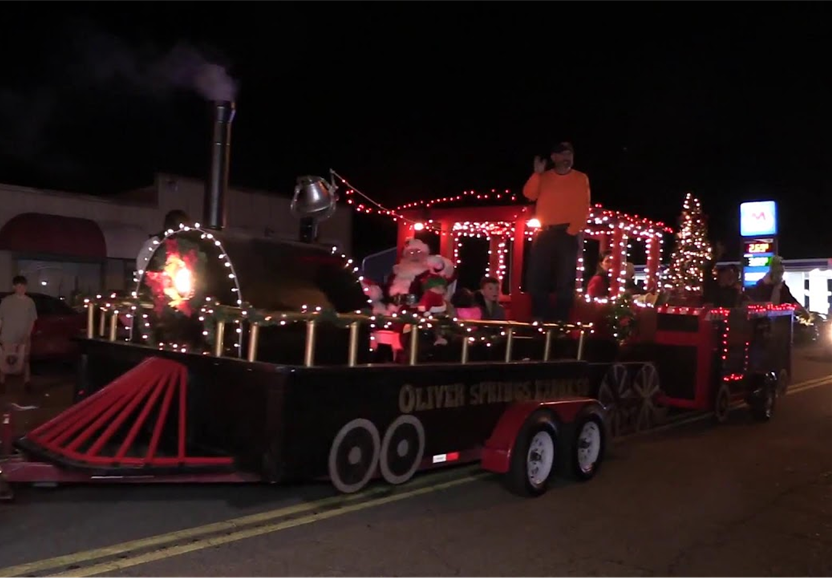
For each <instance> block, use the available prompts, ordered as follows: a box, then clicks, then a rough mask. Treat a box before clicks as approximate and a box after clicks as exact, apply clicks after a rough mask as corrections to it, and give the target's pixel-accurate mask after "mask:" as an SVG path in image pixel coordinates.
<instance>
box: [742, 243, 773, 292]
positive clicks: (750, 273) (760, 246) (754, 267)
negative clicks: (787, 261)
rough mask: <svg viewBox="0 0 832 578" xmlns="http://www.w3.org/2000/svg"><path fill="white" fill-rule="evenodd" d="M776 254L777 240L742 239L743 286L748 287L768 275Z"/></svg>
mask: <svg viewBox="0 0 832 578" xmlns="http://www.w3.org/2000/svg"><path fill="white" fill-rule="evenodd" d="M776 254H777V239H776V238H770V239H766V238H763V239H743V241H742V278H743V285H744V286H745V287H750V286H751V285H754V284H755V283H756V282H757V281H759V280H760V279H762V278H763V277H764V276H765V274H766V273H768V270H769V267H770V266H771V260H772V259H773V258H774V256H775V255H776Z"/></svg>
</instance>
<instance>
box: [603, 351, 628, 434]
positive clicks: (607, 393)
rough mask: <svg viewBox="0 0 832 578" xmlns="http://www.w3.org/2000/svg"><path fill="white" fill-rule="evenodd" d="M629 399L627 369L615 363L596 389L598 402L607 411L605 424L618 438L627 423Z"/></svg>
mask: <svg viewBox="0 0 832 578" xmlns="http://www.w3.org/2000/svg"><path fill="white" fill-rule="evenodd" d="M630 397H631V391H630V376H629V375H628V374H627V368H626V367H625V366H624V365H622V364H620V363H615V364H613V365H611V366H610V368H609V369H608V370H607V373H606V374H604V378H603V380H601V386H600V387H599V388H598V401H600V402H601V403H602V404H603V405H604V407H605V408H606V409H607V423H608V424H609V428H610V434H611V435H612V436H614V437H615V436H619V435H621V434H622V433H624V431H625V426H626V423H627V407H626V406H627V402H628V401H629V398H630Z"/></svg>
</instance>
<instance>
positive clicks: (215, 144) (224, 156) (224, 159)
mask: <svg viewBox="0 0 832 578" xmlns="http://www.w3.org/2000/svg"><path fill="white" fill-rule="evenodd" d="M213 106H214V135H213V139H212V141H211V172H210V174H209V175H208V181H207V182H206V183H205V202H204V205H205V207H204V212H205V217H204V223H203V224H204V225H205V226H206V227H209V228H211V229H218V230H219V229H223V228H225V197H226V193H227V192H228V165H229V162H230V159H231V122H232V121H233V120H234V114H235V112H236V111H235V108H234V103H233V102H230V101H227V100H222V101H216V102H214V103H213Z"/></svg>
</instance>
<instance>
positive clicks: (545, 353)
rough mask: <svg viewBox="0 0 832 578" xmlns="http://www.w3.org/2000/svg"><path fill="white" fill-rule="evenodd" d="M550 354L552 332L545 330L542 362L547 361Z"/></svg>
mask: <svg viewBox="0 0 832 578" xmlns="http://www.w3.org/2000/svg"><path fill="white" fill-rule="evenodd" d="M551 354H552V330H551V329H547V330H546V343H545V344H544V345H543V361H549V356H550V355H551Z"/></svg>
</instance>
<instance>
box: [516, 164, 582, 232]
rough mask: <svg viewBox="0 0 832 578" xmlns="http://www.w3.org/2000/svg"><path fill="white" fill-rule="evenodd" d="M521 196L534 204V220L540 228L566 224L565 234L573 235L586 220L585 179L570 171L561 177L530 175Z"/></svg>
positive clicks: (545, 174) (579, 174)
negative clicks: (535, 206) (566, 232)
mask: <svg viewBox="0 0 832 578" xmlns="http://www.w3.org/2000/svg"><path fill="white" fill-rule="evenodd" d="M523 196H524V197H526V198H527V199H529V200H530V201H536V202H537V209H536V211H535V215H534V216H535V217H537V220H538V221H540V225H541V226H543V227H546V226H549V225H562V224H565V225H568V229H567V230H568V233H569V234H570V235H577V234H578V233H580V232H581V231H583V230H584V228H585V227H586V221H587V219H588V218H589V204H590V200H591V194H590V191H589V177H587V176H586V174H585V173H582V172H581V171H576V170H575V169H572V170H571V171H569V172H568V173H566V174H565V175H559V174H558V173H556V172H555V171H554V170H548V171H546V172H545V173H543V174H542V175H541V174H538V173H534V174H532V176H531V177H529V180H528V181H527V182H526V186H525V187H523Z"/></svg>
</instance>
